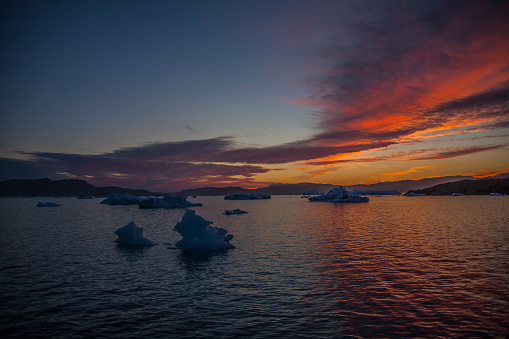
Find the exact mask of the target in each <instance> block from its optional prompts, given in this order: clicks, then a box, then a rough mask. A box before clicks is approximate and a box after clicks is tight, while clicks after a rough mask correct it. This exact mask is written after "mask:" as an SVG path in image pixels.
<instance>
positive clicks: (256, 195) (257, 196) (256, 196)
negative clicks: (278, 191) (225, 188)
mask: <svg viewBox="0 0 509 339" xmlns="http://www.w3.org/2000/svg"><path fill="white" fill-rule="evenodd" d="M270 198H271V195H270V194H265V193H251V194H232V195H227V196H225V197H224V200H258V199H270Z"/></svg>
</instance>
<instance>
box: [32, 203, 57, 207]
mask: <svg viewBox="0 0 509 339" xmlns="http://www.w3.org/2000/svg"><path fill="white" fill-rule="evenodd" d="M58 206H62V205H60V204H55V203H54V202H39V203H38V204H37V207H58Z"/></svg>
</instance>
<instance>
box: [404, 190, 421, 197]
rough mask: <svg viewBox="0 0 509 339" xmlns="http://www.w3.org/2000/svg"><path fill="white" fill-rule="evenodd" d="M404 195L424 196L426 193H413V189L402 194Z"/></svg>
mask: <svg viewBox="0 0 509 339" xmlns="http://www.w3.org/2000/svg"><path fill="white" fill-rule="evenodd" d="M403 196H405V197H424V196H426V194H423V193H415V192H414V191H409V192H406V193H405V194H403Z"/></svg>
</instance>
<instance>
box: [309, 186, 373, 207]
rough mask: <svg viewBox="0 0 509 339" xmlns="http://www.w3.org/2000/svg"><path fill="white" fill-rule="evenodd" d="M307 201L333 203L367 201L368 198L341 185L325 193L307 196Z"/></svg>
mask: <svg viewBox="0 0 509 339" xmlns="http://www.w3.org/2000/svg"><path fill="white" fill-rule="evenodd" d="M308 199H309V201H325V202H333V203H349V202H368V201H369V198H368V197H365V196H363V195H360V194H352V193H351V192H350V193H348V191H347V190H346V189H345V188H344V187H343V186H337V187H334V188H333V189H331V190H330V191H329V192H328V193H327V194H323V195H318V196H315V197H309V198H308Z"/></svg>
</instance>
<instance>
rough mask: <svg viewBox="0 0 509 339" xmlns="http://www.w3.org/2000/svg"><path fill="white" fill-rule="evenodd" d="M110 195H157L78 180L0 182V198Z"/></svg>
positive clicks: (46, 179) (45, 179)
mask: <svg viewBox="0 0 509 339" xmlns="http://www.w3.org/2000/svg"><path fill="white" fill-rule="evenodd" d="M110 193H129V194H132V195H138V196H146V195H158V194H157V193H152V192H150V191H146V190H136V189H128V188H121V187H113V186H108V187H95V186H93V185H91V184H89V183H88V182H86V181H84V180H78V179H64V180H51V179H48V178H44V179H14V180H7V181H2V182H0V196H18V195H25V196H55V195H57V196H58V195H60V196H68V195H77V196H79V195H85V194H90V195H97V196H106V195H109V194H110ZM159 195H160V194H159Z"/></svg>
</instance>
